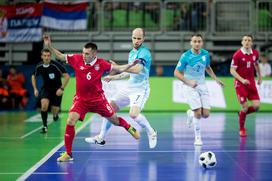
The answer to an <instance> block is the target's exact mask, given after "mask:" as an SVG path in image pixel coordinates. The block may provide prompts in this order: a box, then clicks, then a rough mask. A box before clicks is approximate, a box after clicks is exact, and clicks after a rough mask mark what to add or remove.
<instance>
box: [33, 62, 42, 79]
mask: <svg viewBox="0 0 272 181" xmlns="http://www.w3.org/2000/svg"><path fill="white" fill-rule="evenodd" d="M40 67H41V66H40V63H39V64H38V65H37V66H36V67H35V69H34V71H33V72H32V75H34V76H35V77H37V76H39V75H40V73H41V70H40Z"/></svg>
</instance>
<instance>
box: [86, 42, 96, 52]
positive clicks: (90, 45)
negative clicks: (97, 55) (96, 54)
mask: <svg viewBox="0 0 272 181" xmlns="http://www.w3.org/2000/svg"><path fill="white" fill-rule="evenodd" d="M84 48H91V49H92V50H94V51H96V50H97V45H96V44H95V43H92V42H88V43H86V44H85V45H84Z"/></svg>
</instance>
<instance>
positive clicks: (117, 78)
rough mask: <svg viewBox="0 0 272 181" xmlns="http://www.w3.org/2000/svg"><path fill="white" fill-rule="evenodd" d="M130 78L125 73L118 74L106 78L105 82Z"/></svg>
mask: <svg viewBox="0 0 272 181" xmlns="http://www.w3.org/2000/svg"><path fill="white" fill-rule="evenodd" d="M128 77H129V73H127V72H123V73H121V74H117V75H108V76H106V77H104V81H106V82H110V81H112V80H121V79H125V78H128Z"/></svg>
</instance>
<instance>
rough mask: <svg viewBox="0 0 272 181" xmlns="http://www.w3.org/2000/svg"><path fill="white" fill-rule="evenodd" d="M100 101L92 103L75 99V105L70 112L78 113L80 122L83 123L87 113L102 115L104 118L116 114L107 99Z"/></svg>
mask: <svg viewBox="0 0 272 181" xmlns="http://www.w3.org/2000/svg"><path fill="white" fill-rule="evenodd" d="M97 100H99V101H96V102H90V101H86V100H80V99H79V98H78V97H77V96H75V97H74V100H73V105H72V106H71V108H70V111H69V112H77V113H78V114H79V120H80V121H83V120H84V117H85V115H86V113H88V112H93V113H97V114H100V115H101V116H103V117H106V118H108V117H111V116H112V115H113V114H114V110H113V108H112V107H111V105H110V104H109V102H108V101H107V99H106V98H103V99H100V98H99V99H97Z"/></svg>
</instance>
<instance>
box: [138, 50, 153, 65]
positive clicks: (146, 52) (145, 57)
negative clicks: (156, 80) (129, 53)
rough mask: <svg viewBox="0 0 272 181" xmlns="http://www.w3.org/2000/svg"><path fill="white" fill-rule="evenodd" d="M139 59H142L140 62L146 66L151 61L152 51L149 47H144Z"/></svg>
mask: <svg viewBox="0 0 272 181" xmlns="http://www.w3.org/2000/svg"><path fill="white" fill-rule="evenodd" d="M137 59H139V60H141V61H140V63H141V64H142V65H143V66H144V67H145V66H146V65H147V64H148V63H150V62H151V53H150V51H149V50H148V49H143V50H142V51H141V52H140V53H139V55H138V57H137Z"/></svg>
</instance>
